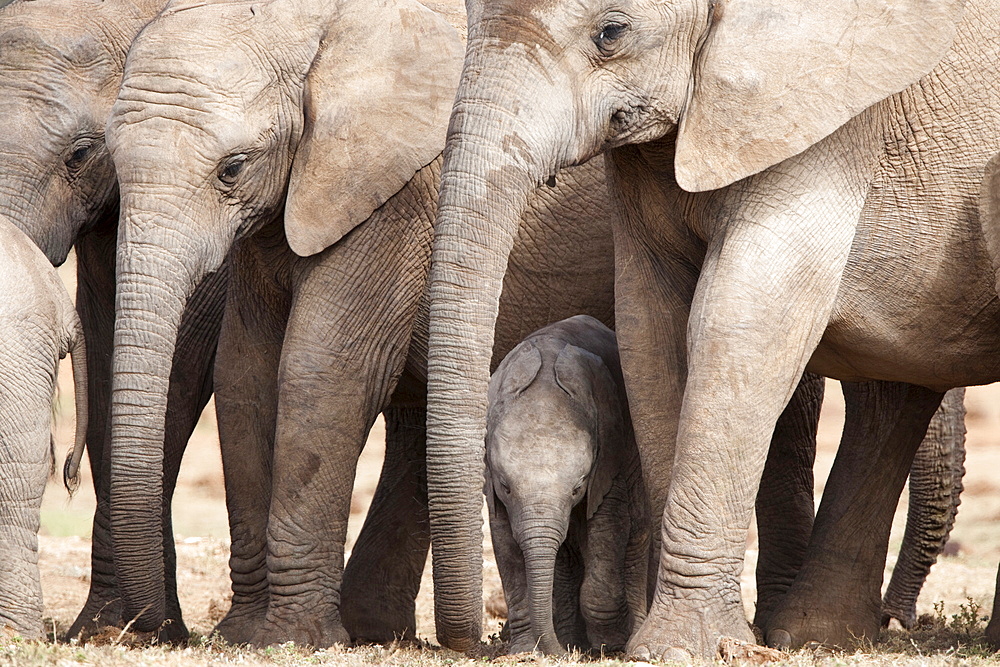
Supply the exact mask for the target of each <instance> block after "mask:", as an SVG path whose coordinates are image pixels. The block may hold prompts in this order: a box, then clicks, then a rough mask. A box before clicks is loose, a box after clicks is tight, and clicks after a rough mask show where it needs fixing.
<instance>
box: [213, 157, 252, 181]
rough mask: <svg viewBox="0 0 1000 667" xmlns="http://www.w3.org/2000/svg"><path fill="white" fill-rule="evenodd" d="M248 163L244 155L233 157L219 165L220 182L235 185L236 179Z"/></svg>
mask: <svg viewBox="0 0 1000 667" xmlns="http://www.w3.org/2000/svg"><path fill="white" fill-rule="evenodd" d="M246 163H247V156H246V154H244V153H240V154H238V155H233V156H231V157H229V158H228V159H227V160H226V161H225V162H223V163H222V164H221V165H219V180H220V181H222V183H223V184H224V185H235V184H236V179H237V177H238V176H239V175H240V172H242V171H243V167H244V165H246Z"/></svg>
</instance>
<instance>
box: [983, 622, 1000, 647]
mask: <svg viewBox="0 0 1000 667" xmlns="http://www.w3.org/2000/svg"><path fill="white" fill-rule="evenodd" d="M986 641H987V642H988V643H989V645H990V646H992V647H993V649H994V650H1000V616H997V615H993V616H992V617H991V618H990V622H989V623H988V624H987V625H986Z"/></svg>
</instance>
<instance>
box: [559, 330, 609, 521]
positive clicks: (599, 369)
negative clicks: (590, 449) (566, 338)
mask: <svg viewBox="0 0 1000 667" xmlns="http://www.w3.org/2000/svg"><path fill="white" fill-rule="evenodd" d="M555 376H556V383H557V384H558V385H559V386H560V387H562V389H563V391H565V392H566V393H567V394H569V395H570V396H571V397H573V399H574V400H576V401H578V402H579V403H580V404H582V405H583V407H584V409H585V410H586V411H587V412H588V413H589V415H590V416H591V417H592V418H593V421H594V423H595V425H596V429H595V430H596V432H595V433H593V434H592V436H593V438H594V442H595V444H596V449H597V451H596V452H594V465H593V467H592V468H591V471H590V481H589V482H588V484H587V519H588V520H590V519H591V518H592V517H593V516H594V513H595V512H597V509H598V508H599V507H600V506H601V503H602V502H604V497H605V496H607V495H608V492H609V491H610V490H611V485H612V484H613V483H614V481H615V478H616V477H617V476H618V473H619V471H620V469H621V466H620V463H621V450H622V447H623V446H624V442H623V440H622V439H623V438H624V431H623V429H621V428H620V424H621V416H622V413H621V405H620V402H619V400H618V389H617V385H616V383H615V381H614V377H613V376H612V374H611V371H610V370H608V367H607V366H606V365H605V364H604V360H603V359H601V358H600V357H599V356H597V355H596V354H594V353H593V352H590V351H588V350H584V349H583V348H580V347H577V346H575V345H567V346H566V347H564V348H563V349H562V350H560V351H559V356H558V357H556V364H555Z"/></svg>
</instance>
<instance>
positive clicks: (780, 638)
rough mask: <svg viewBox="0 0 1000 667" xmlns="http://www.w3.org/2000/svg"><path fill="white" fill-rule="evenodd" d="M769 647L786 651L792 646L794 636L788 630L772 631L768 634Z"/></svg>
mask: <svg viewBox="0 0 1000 667" xmlns="http://www.w3.org/2000/svg"><path fill="white" fill-rule="evenodd" d="M767 645H768V646H770V647H771V648H778V649H781V650H782V651H786V650H788V649H789V648H791V646H792V636H791V635H790V634H788V631H787V630H780V629H778V630H771V631H770V632H768V633H767Z"/></svg>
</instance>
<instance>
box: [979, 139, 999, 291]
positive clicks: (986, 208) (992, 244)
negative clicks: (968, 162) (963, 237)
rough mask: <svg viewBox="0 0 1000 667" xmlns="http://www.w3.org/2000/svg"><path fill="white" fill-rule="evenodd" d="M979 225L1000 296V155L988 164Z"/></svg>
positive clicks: (995, 286)
mask: <svg viewBox="0 0 1000 667" xmlns="http://www.w3.org/2000/svg"><path fill="white" fill-rule="evenodd" d="M979 224H980V225H981V226H982V228H983V236H984V237H985V238H986V250H987V252H988V253H989V255H990V263H991V264H992V265H993V281H994V282H993V285H994V289H995V290H996V292H997V294H1000V154H997V155H994V156H993V157H992V158H991V159H990V161H989V162H987V163H986V170H985V172H984V173H983V183H982V186H981V189H980V192H979Z"/></svg>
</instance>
